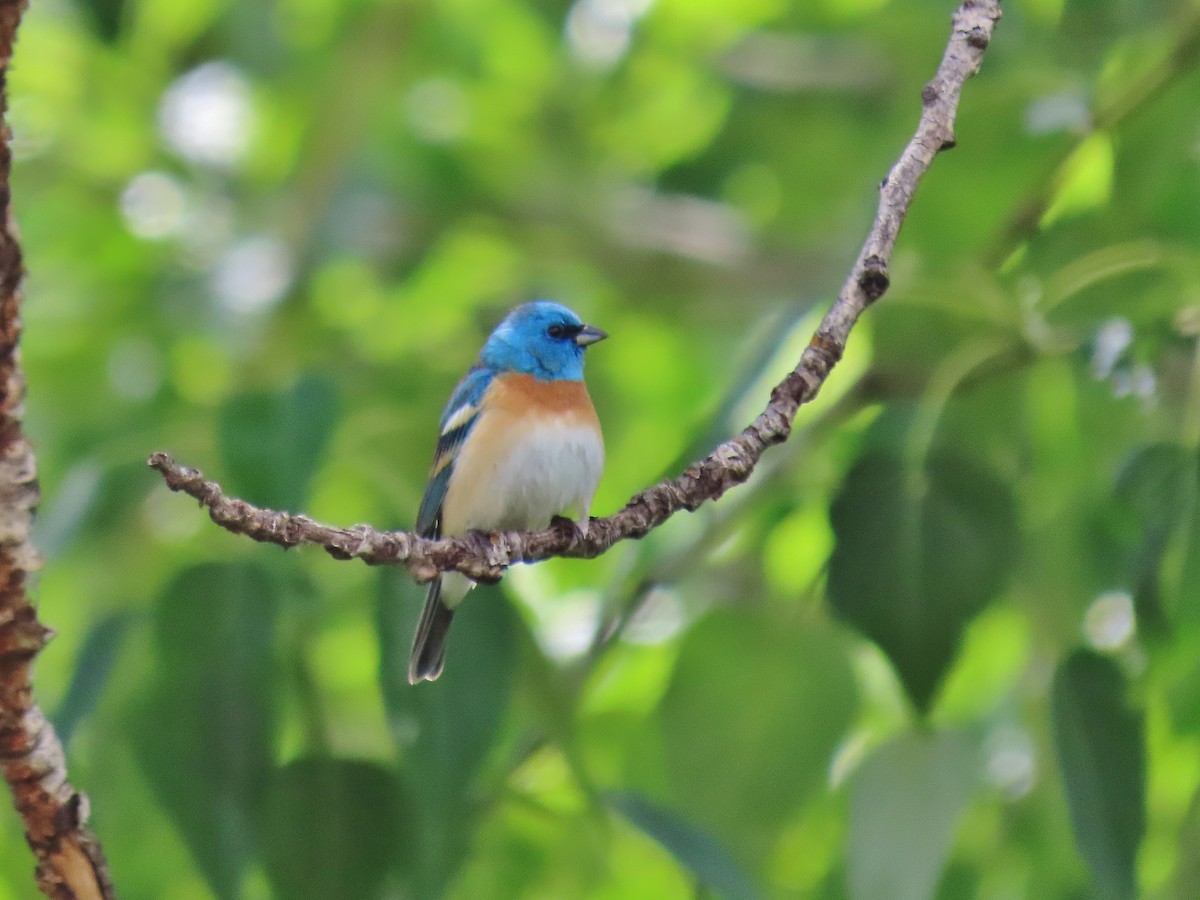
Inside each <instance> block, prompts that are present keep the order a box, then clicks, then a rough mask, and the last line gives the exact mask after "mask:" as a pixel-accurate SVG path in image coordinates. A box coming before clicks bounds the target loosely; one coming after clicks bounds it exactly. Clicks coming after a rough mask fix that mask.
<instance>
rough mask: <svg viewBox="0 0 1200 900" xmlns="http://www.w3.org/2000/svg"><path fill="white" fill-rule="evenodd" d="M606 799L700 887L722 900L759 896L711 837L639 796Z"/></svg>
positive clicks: (618, 795) (750, 899) (626, 794)
mask: <svg viewBox="0 0 1200 900" xmlns="http://www.w3.org/2000/svg"><path fill="white" fill-rule="evenodd" d="M606 799H607V800H608V803H609V805H610V806H612V808H613V809H615V810H616V811H617V812H619V813H621V815H623V816H625V818H627V819H628V820H629V821H630V822H632V823H633V824H634V825H636V826H637V827H638V828H639V829H641V830H642V831H643V832H645V833H646V834H647V835H649V836H650V837H652V838H654V840H656V841H658V843H660V844H661V845H662V846H663V847H664V848H665V849H666V850H667V851H668V852H669V853H670V854H671V855H672V856H674V857H675V859H677V860H678V861H679V863H680V864H681V865H682V866H684V867H685V868H687V869H688V870H690V871H691V872H692V873H693V874H694V875H695V876H696V878H697V879H698V880H699V882H700V884H701V885H703V886H704V887H706V888H708V889H709V890H711V891H715V892H716V893H718V894H719V895H721V896H722V897H725V898H726V900H753V898H755V897H758V896H759V894H758V891H757V890H756V889H755V887H754V884H753V883H752V882H751V881H750V879H749V878H748V877H747V876H746V874H745V873H744V872H743V871H742V870H741V868H740V867H739V866H738V864H737V863H736V862H734V860H733V858H732V857H730V855H729V853H728V852H727V851H726V850H725V848H724V847H722V846H721V845H720V843H718V842H717V841H716V840H715V839H714V838H713V837H712V836H711V835H709V834H706V833H705V832H704V831H702V830H701V829H699V828H697V827H696V826H694V825H691V824H689V823H687V822H685V821H683V820H682V819H680V818H679V816H677V815H676V814H675V813H673V812H672V811H671V810H669V809H665V808H663V807H661V806H658V805H656V804H654V803H651V802H650V801H649V800H647V799H646V798H645V797H642V796H641V795H639V794H634V793H630V792H617V793H612V794H609V795H607V798H606Z"/></svg>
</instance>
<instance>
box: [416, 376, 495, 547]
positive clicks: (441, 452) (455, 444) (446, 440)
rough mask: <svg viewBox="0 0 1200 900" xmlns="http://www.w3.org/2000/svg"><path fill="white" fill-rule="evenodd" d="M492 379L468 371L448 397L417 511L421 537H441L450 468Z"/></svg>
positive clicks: (451, 472)
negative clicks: (426, 481)
mask: <svg viewBox="0 0 1200 900" xmlns="http://www.w3.org/2000/svg"><path fill="white" fill-rule="evenodd" d="M494 377H495V372H494V371H493V370H491V369H489V368H487V367H486V366H476V367H475V368H473V369H471V370H470V371H469V372H467V374H466V375H464V376H463V379H462V381H460V382H459V383H458V387H456V388H455V389H454V393H453V394H451V395H450V402H448V403H447V404H446V408H445V410H443V411H442V421H441V429H440V431H439V434H438V442H437V449H436V450H435V451H434V454H433V467H432V468H431V469H430V472H429V483H428V484H426V485H425V496H424V497H423V498H422V499H421V509H420V511H419V512H418V513H417V526H416V529H417V533H418V534H420V535H422V536H424V537H441V532H442V503H443V502H444V501H445V499H446V491H447V489H448V488H449V487H450V478H451V476H452V475H453V474H454V464H455V461H456V460H457V459H458V453H459V451H460V450H461V449H462V446H463V443H464V442H465V441H466V439H467V435H469V434H470V433H471V429H472V428H474V427H475V423H476V422H477V421H478V420H479V411H480V409H481V404H482V402H483V395H484V393H486V391H487V389H488V386H489V385H490V384H491V383H492V379H493V378H494Z"/></svg>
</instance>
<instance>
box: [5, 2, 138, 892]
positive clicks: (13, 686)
mask: <svg viewBox="0 0 1200 900" xmlns="http://www.w3.org/2000/svg"><path fill="white" fill-rule="evenodd" d="M24 10H25V2H24V0H3V2H0V110H3V112H5V113H7V109H8V98H7V90H6V87H7V76H8V65H9V62H10V61H11V59H12V50H13V43H14V41H15V39H16V33H17V26H18V25H19V24H20V21H21V14H22V13H23V12H24ZM10 137H11V135H10V133H9V130H8V125H7V123H6V122H5V123H4V132H3V140H2V141H0V205H2V206H3V223H2V226H0V771H2V772H3V774H4V780H5V781H6V782H8V786H9V789H10V790H11V791H12V795H13V803H14V805H15V806H16V808H17V812H18V813H19V814H20V816H21V819H22V821H23V822H24V825H25V837H26V839H27V840H28V841H29V846H30V848H31V849H32V850H33V853H34V855H35V856H36V857H37V873H36V874H37V885H38V887H39V888H40V889H41V891H42V893H43V894H45V895H46V896H47V897H54V898H56V900H93V898H96V900H99V898H105V900H107V898H112V897H115V896H116V895H115V893H114V892H113V887H112V880H111V878H110V877H109V872H108V863H107V862H106V860H105V858H104V852H103V850H102V849H101V847H100V843H99V841H97V840H96V837H95V835H93V834H92V832H91V831H90V830H89V829H88V827H87V825H86V822H87V817H88V802H87V798H86V797H85V796H84V795H83V794H80V793H77V792H76V791H75V790H74V788H72V787H71V785H70V784H69V783H68V782H67V766H66V759H65V757H64V755H63V748H62V744H61V743H60V742H59V740H58V736H57V735H56V734H55V733H54V728H53V726H51V725H50V723H49V722H48V721H47V720H46V717H45V716H44V715H43V714H42V711H41V710H40V709H39V708H38V705H37V703H36V702H35V701H34V699H33V686H32V684H31V682H30V671H31V668H32V666H33V660H34V657H35V656H36V655H37V654H38V651H40V650H41V649H42V647H43V646H45V644H46V642H47V641H48V640H49V639H50V637H51V636H52V635H53V632H52V631H51V630H50V629H49V628H47V627H46V626H45V625H43V624H42V623H41V622H39V621H38V619H37V612H36V611H35V610H34V608H33V605H32V604H31V603H30V601H29V596H28V593H27V592H26V580H27V578H28V575H29V574H30V573H31V572H33V571H34V570H35V569H37V567H38V565H39V560H38V556H37V552H36V551H35V550H34V549H33V545H32V544H31V543H30V529H31V527H32V525H33V510H34V507H36V506H37V503H38V500H39V492H38V484H37V465H36V462H35V460H34V455H33V448H32V447H31V446H30V444H29V441H28V440H27V439H26V437H25V434H24V432H23V431H22V429H21V417H22V415H23V412H24V408H23V402H24V398H25V376H24V374H23V373H22V371H21V366H20V355H19V351H18V341H19V339H20V334H21V320H20V307H21V279H22V275H23V269H22V263H21V247H20V244H19V242H18V241H17V229H16V224H15V223H14V221H13V215H12V204H11V199H12V197H11V190H10V188H9V174H10V171H11V168H12V153H11V151H10V150H9V146H8V141H9V139H10Z"/></svg>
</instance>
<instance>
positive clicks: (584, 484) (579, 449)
mask: <svg viewBox="0 0 1200 900" xmlns="http://www.w3.org/2000/svg"><path fill="white" fill-rule="evenodd" d="M476 431H477V433H472V435H471V436H470V437H469V438H468V439H467V444H466V445H464V447H463V449H462V453H461V455H460V457H459V460H458V462H457V464H456V467H455V472H454V476H453V478H452V479H451V487H450V490H449V492H448V493H447V496H446V502H445V506H444V507H443V512H444V516H443V525H444V533H446V534H458V533H461V532H463V531H467V530H470V529H477V530H479V531H507V530H519V531H531V530H536V529H539V528H545V527H546V526H547V525H549V524H550V519H551V517H553V516H555V515H560V514H566V513H573V514H575V515H579V516H584V515H587V513H588V511H589V508H590V507H591V504H592V496H593V495H594V494H595V492H596V485H597V484H598V483H599V481H600V473H601V471H602V470H603V468H604V445H603V443H602V442H601V440H600V436H599V435H598V434H597V432H596V430H595V429H594V428H592V427H590V426H588V425H577V424H575V423H574V422H571V421H569V420H568V421H562V420H559V421H552V422H546V423H544V424H540V425H538V426H537V427H536V428H530V429H528V430H525V431H524V433H523V434H520V436H519V437H516V438H515V439H513V440H511V441H510V442H506V443H507V445H506V446H503V447H496V446H495V444H492V445H491V446H488V444H489V442H488V441H487V440H486V438H488V437H489V435H488V434H487V433H486V432H487V430H486V429H484V428H477V429H476ZM497 450H499V452H496V451H497Z"/></svg>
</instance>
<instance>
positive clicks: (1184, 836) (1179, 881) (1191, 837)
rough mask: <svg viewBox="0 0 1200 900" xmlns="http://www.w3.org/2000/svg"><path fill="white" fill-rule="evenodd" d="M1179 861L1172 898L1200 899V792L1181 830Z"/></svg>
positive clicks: (1193, 801) (1195, 797) (1194, 797)
mask: <svg viewBox="0 0 1200 900" xmlns="http://www.w3.org/2000/svg"><path fill="white" fill-rule="evenodd" d="M1178 859H1179V862H1178V864H1177V865H1176V867H1175V878H1174V879H1173V882H1172V885H1171V888H1172V891H1171V894H1170V896H1172V897H1174V898H1175V900H1193V898H1195V897H1200V790H1197V791H1196V793H1194V794H1193V795H1192V803H1191V806H1189V807H1188V813H1187V817H1186V818H1185V819H1184V820H1183V827H1182V828H1180V829H1179V856H1178Z"/></svg>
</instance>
